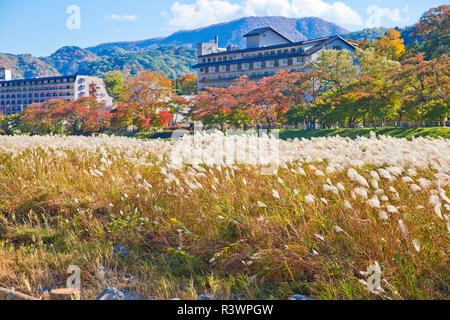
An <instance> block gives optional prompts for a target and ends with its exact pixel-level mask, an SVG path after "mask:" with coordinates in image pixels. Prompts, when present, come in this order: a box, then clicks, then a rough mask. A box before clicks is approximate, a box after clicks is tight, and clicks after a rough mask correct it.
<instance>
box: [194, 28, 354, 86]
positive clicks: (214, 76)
mask: <svg viewBox="0 0 450 320" xmlns="http://www.w3.org/2000/svg"><path fill="white" fill-rule="evenodd" d="M244 37H245V38H246V39H247V48H246V49H240V48H238V47H236V46H229V47H227V48H226V49H225V48H219V45H218V39H217V37H216V39H215V41H214V42H210V43H200V44H198V46H197V59H198V60H197V64H196V65H194V66H193V68H195V69H197V75H198V88H199V90H202V89H204V88H205V87H212V88H226V87H228V86H230V85H231V84H232V83H233V81H234V80H235V79H237V78H239V77H241V76H243V75H246V76H248V77H249V78H250V79H253V80H256V81H257V80H259V79H261V78H263V77H267V76H271V75H274V74H275V73H277V72H278V71H280V70H289V71H304V70H305V66H306V65H307V63H308V62H309V61H312V60H314V59H316V58H317V55H318V53H319V51H320V50H323V49H337V50H343V49H344V50H350V51H352V52H353V51H354V50H355V46H354V45H353V44H352V43H350V42H348V41H346V40H344V39H343V38H341V37H339V36H331V37H324V38H318V39H312V40H306V41H300V42H293V41H291V40H289V39H288V38H286V37H285V36H283V35H282V34H281V33H279V32H277V31H276V30H274V29H272V28H271V27H266V28H260V29H255V30H253V31H250V32H249V33H247V34H246V35H244Z"/></svg>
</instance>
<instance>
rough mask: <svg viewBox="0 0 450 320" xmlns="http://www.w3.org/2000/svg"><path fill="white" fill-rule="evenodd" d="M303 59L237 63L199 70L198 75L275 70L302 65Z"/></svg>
mask: <svg viewBox="0 0 450 320" xmlns="http://www.w3.org/2000/svg"><path fill="white" fill-rule="evenodd" d="M304 62H305V61H304V58H303V57H297V58H296V59H295V60H294V59H292V58H291V59H281V60H269V61H259V62H249V63H238V64H231V65H224V66H214V67H208V68H200V73H219V72H232V71H240V70H252V69H265V68H276V67H285V66H290V65H293V64H294V63H295V64H303V63H304Z"/></svg>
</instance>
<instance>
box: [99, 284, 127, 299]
mask: <svg viewBox="0 0 450 320" xmlns="http://www.w3.org/2000/svg"><path fill="white" fill-rule="evenodd" d="M97 300H125V295H124V294H123V292H122V291H120V290H118V289H116V288H114V287H108V288H106V289H105V290H104V291H103V292H102V293H100V294H99V295H98V296H97Z"/></svg>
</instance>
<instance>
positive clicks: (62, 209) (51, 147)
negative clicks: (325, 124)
mask: <svg viewBox="0 0 450 320" xmlns="http://www.w3.org/2000/svg"><path fill="white" fill-rule="evenodd" d="M255 146H263V148H255ZM449 172H450V140H447V139H443V138H436V139H431V138H412V140H410V141H409V140H406V139H397V138H392V137H386V136H379V137H375V136H374V135H373V134H372V136H371V137H370V138H362V137H359V138H356V139H354V140H352V139H349V138H340V137H328V138H312V139H311V140H305V139H302V140H298V139H295V140H290V141H282V140H278V139H275V138H273V137H267V136H265V137H260V138H258V137H254V136H236V137H233V136H224V135H223V134H220V133H216V134H209V135H206V134H205V135H198V136H196V137H191V136H189V137H183V138H181V139H179V140H177V141H161V140H152V141H143V140H137V139H131V138H125V137H107V136H99V137H57V136H42V137H39V136H33V137H29V136H0V287H6V288H13V287H14V288H15V289H16V290H18V291H21V292H23V293H27V294H30V295H33V296H36V297H43V298H44V299H45V296H44V295H43V291H44V289H45V288H50V289H53V288H57V287H65V285H66V279H67V277H68V276H69V275H68V274H67V273H66V270H67V267H68V266H69V265H77V266H79V267H80V269H81V296H82V299H95V297H96V295H97V294H98V293H99V292H101V291H103V290H104V289H105V288H106V286H114V287H116V288H119V289H121V290H123V289H127V290H129V291H130V292H135V293H138V294H140V295H141V296H142V297H143V298H144V299H171V298H180V299H197V297H198V296H199V295H208V296H210V297H211V298H213V299H287V298H288V297H289V296H290V295H292V294H301V295H306V296H309V297H312V298H314V299H449V298H450V295H449V292H450V290H449V289H450V282H449V277H450V275H449V268H448V265H449V261H448V256H449V255H448V253H449V252H448V251H449V239H450V238H449V232H450V212H449V210H450V200H449V198H448V197H449V196H450V194H449V183H450V176H449ZM117 248H121V250H118V249H117ZM373 265H377V266H379V267H380V270H381V283H380V284H381V288H380V289H379V290H371V289H370V288H368V285H367V283H368V277H369V274H368V269H369V268H370V266H373ZM100 269H103V270H107V272H106V276H104V277H103V276H99V274H98V270H100Z"/></svg>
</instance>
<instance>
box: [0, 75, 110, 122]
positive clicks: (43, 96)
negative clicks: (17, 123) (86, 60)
mask: <svg viewBox="0 0 450 320" xmlns="http://www.w3.org/2000/svg"><path fill="white" fill-rule="evenodd" d="M3 70H4V69H3ZM7 71H9V70H6V72H5V70H4V71H3V73H2V70H1V69H0V76H2V75H3V77H2V78H0V113H2V114H4V115H11V114H16V113H20V112H22V111H23V110H24V109H25V108H26V107H27V106H28V105H30V104H32V103H42V102H45V101H47V100H50V99H58V100H64V101H75V100H77V99H79V98H82V97H88V96H91V97H95V98H96V99H97V101H99V102H102V103H104V104H105V105H106V106H107V107H109V106H112V98H111V97H110V96H109V95H108V93H107V92H106V87H105V84H104V82H103V79H101V78H98V77H91V76H82V75H73V76H61V77H47V78H34V79H22V80H11V78H10V77H9V79H8V77H5V74H8V73H7ZM9 74H10V73H9Z"/></svg>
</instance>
